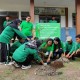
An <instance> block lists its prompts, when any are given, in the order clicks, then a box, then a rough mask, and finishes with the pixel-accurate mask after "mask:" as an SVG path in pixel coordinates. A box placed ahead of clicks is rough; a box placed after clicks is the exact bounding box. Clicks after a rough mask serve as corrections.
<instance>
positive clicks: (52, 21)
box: [49, 16, 57, 23]
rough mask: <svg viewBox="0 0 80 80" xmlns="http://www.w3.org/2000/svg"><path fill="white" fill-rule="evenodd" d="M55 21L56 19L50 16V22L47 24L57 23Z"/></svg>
mask: <svg viewBox="0 0 80 80" xmlns="http://www.w3.org/2000/svg"><path fill="white" fill-rule="evenodd" d="M55 19H56V18H55V17H54V16H52V20H50V21H49V23H57V21H56V20H55Z"/></svg>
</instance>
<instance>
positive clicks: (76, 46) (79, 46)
mask: <svg viewBox="0 0 80 80" xmlns="http://www.w3.org/2000/svg"><path fill="white" fill-rule="evenodd" d="M78 49H80V43H77V42H76V44H75V51H76V50H78Z"/></svg>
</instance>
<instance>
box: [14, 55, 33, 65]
mask: <svg viewBox="0 0 80 80" xmlns="http://www.w3.org/2000/svg"><path fill="white" fill-rule="evenodd" d="M13 60H14V59H13ZM32 60H34V57H33V55H28V57H27V58H26V60H25V61H24V62H18V61H16V60H14V61H15V62H16V63H17V64H18V65H20V66H22V65H24V66H28V65H30V64H31V61H32Z"/></svg>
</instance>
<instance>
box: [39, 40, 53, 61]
mask: <svg viewBox="0 0 80 80" xmlns="http://www.w3.org/2000/svg"><path fill="white" fill-rule="evenodd" d="M39 51H40V54H41V56H42V57H43V58H46V57H47V61H46V62H49V61H50V57H51V56H52V55H51V54H52V53H53V40H52V39H47V41H46V42H44V43H43V44H42V45H41V46H40V47H39Z"/></svg>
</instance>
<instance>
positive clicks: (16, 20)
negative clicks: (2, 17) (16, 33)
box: [8, 19, 21, 30]
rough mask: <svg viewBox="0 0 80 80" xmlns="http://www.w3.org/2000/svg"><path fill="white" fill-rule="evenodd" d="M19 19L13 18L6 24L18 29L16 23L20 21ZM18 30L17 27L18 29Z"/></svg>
mask: <svg viewBox="0 0 80 80" xmlns="http://www.w3.org/2000/svg"><path fill="white" fill-rule="evenodd" d="M20 22H21V21H20V20H19V19H15V20H13V21H12V22H11V23H10V24H8V26H10V27H12V28H15V29H18V23H20ZM18 30H19V29H18Z"/></svg>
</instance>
